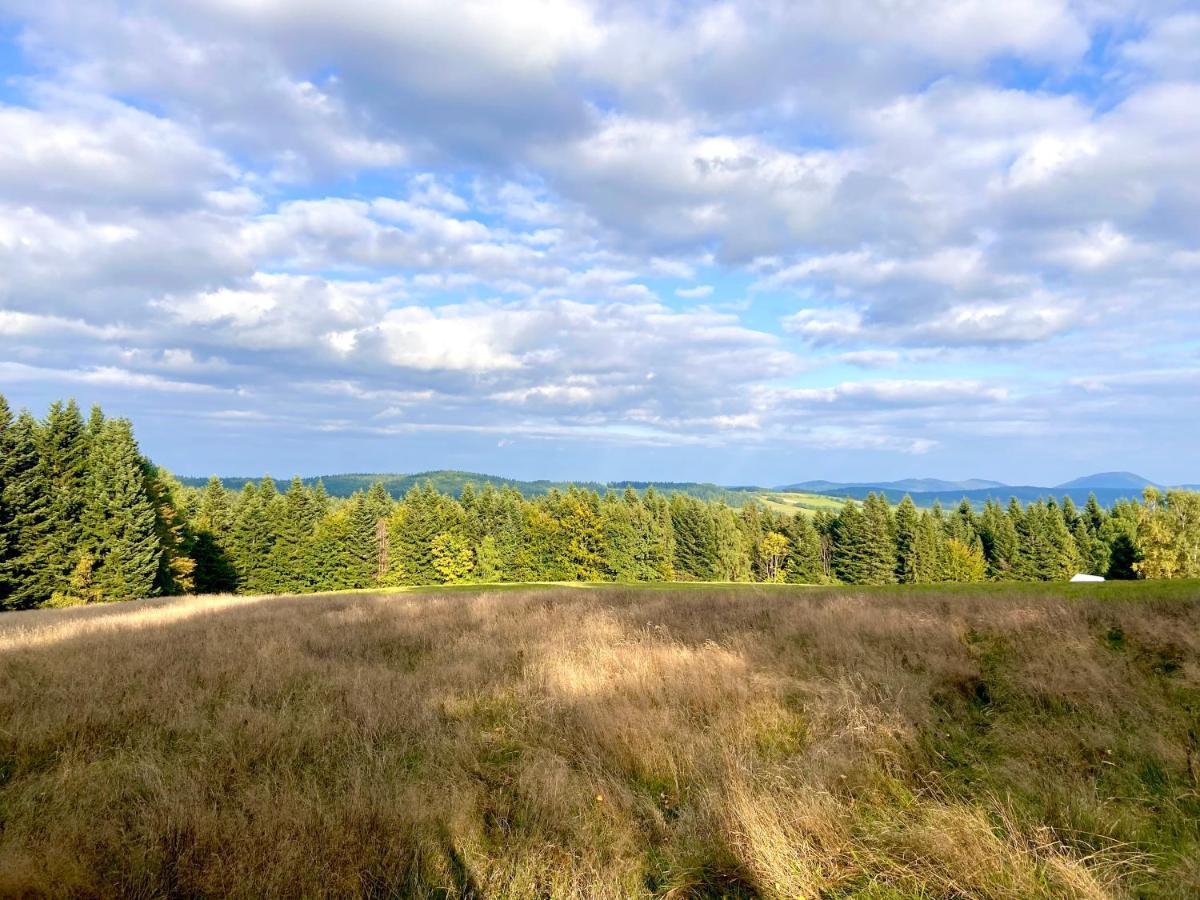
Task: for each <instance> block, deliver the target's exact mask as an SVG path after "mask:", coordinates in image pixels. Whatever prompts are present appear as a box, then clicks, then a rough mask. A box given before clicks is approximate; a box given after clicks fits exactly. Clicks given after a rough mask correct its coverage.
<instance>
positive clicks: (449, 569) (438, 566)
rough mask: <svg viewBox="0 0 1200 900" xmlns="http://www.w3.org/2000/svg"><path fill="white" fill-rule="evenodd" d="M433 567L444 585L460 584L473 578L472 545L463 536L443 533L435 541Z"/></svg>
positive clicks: (473, 560) (447, 532)
mask: <svg viewBox="0 0 1200 900" xmlns="http://www.w3.org/2000/svg"><path fill="white" fill-rule="evenodd" d="M432 550H433V567H434V570H435V571H436V572H437V577H438V581H439V582H440V583H442V584H458V583H459V582H462V581H466V580H467V579H468V578H470V576H471V571H472V569H474V567H475V559H474V555H473V554H472V552H471V545H470V544H468V543H467V539H466V538H465V537H464V536H463V535H461V534H454V533H452V532H449V531H443V532H442V533H441V534H439V535H437V536H436V537H434V539H433V544H432Z"/></svg>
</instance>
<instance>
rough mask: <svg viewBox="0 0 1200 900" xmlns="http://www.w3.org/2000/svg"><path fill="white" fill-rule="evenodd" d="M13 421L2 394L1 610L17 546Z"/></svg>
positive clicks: (0, 405) (0, 481)
mask: <svg viewBox="0 0 1200 900" xmlns="http://www.w3.org/2000/svg"><path fill="white" fill-rule="evenodd" d="M12 422H13V417H12V410H10V409H9V408H8V400H7V399H5V397H4V395H3V394H0V610H2V609H5V608H7V605H8V598H9V596H10V595H11V594H12V591H13V585H12V584H11V583H10V581H9V575H8V565H9V561H10V560H11V559H12V556H13V553H14V551H15V548H16V546H17V535H16V526H15V524H14V522H13V518H14V510H13V509H12V507H11V505H10V501H9V499H8V496H7V490H6V485H7V484H8V482H9V479H10V478H11V477H12V473H11V470H12V464H13V451H12V446H11V443H10V442H11V440H12V436H11V434H10V432H11V430H12Z"/></svg>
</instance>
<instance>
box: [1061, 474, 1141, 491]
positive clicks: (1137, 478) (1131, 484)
mask: <svg viewBox="0 0 1200 900" xmlns="http://www.w3.org/2000/svg"><path fill="white" fill-rule="evenodd" d="M1147 485H1151V486H1154V482H1153V481H1151V480H1150V479H1149V478H1143V477H1142V476H1141V475H1135V474H1134V473H1133V472H1097V473H1096V474H1095V475H1084V476H1083V477H1082V478H1074V479H1072V480H1071V481H1064V482H1063V483H1062V484H1059V485H1056V486H1055V488H1054V489H1055V490H1056V491H1063V490H1067V491H1070V490H1076V489H1084V488H1122V489H1124V490H1134V491H1139V492H1140V491H1141V490H1142V489H1143V488H1144V487H1146V486H1147Z"/></svg>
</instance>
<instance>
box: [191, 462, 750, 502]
mask: <svg viewBox="0 0 1200 900" xmlns="http://www.w3.org/2000/svg"><path fill="white" fill-rule="evenodd" d="M318 478H319V479H320V480H321V481H322V482H324V484H325V490H326V491H327V492H328V493H329V495H330V496H332V497H349V496H350V495H351V494H353V493H354V492H355V491H365V490H367V489H368V488H369V487H370V486H371V485H373V484H374V483H375V482H377V481H380V482H383V486H384V487H385V488H386V489H387V491H388V493H389V494H391V495H392V496H393V497H396V498H397V499H398V498H400V497H403V496H404V495H405V494H406V493H408V491H409V489H410V488H412V487H414V486H415V485H422V484H425V483H427V482H428V483H429V484H432V485H433V486H434V487H435V488H437V489H438V491H439V492H441V493H443V494H451V495H453V496H455V497H457V496H459V495H461V494H462V490H463V488H464V487H466V486H467V485H468V484H471V485H473V486H474V487H475V488H482V487H483V486H484V485H488V484H490V485H492V486H493V487H496V488H505V487H513V488H516V489H517V490H518V491H520V492H521V494H522V495H523V496H525V497H540V496H542V495H544V494H548V493H550V491H552V490H560V491H565V490H566V489H567V488H568V487H570V486H571V485H572V484H573V485H575V486H576V487H581V488H587V489H589V490H595V491H598V492H599V493H601V494H603V493H604V492H605V491H608V490H612V491H623V490H625V488H626V487H631V488H633V489H634V490H636V491H637V492H638V493H645V492H646V490H647V489H648V488H654V489H655V490H656V491H659V492H660V493H665V494H671V493H680V494H690V495H691V496H693V497H698V498H700V499H703V500H724V501H725V502H726V503H728V504H729V505H731V506H742V505H744V504H745V503H746V502H747V501H748V500H750V499H751V498H752V497H753V493H752V492H754V491H758V490H761V489H760V488H751V487H723V486H722V485H719V484H704V483H699V482H694V481H679V482H675V481H613V482H607V483H601V482H596V481H575V482H567V481H544V480H543V481H520V480H518V479H512V478H501V477H499V476H498V475H483V474H481V473H479V472H459V471H455V470H449V469H442V470H437V471H432V472H416V473H414V474H411V475H405V474H396V473H348V474H335V475H321V476H313V477H311V478H305V479H303V481H304V483H305V484H307V485H310V486H311V485H314V484H316V483H317V480H318ZM179 480H180V481H182V482H183V483H184V484H186V485H190V486H192V487H203V486H204V484H205V483H206V482H207V481H208V479H207V478H199V477H186V478H180V479H179ZM261 480H262V479H261V478H250V477H246V476H229V477H224V476H222V478H221V482H222V483H223V484H224V485H225V487H226V488H228V489H229V490H233V491H240V490H241V489H242V487H243V486H245V484H246V483H247V482H256V483H257V482H259V481H261ZM273 480H274V481H275V484H276V486H277V488H278V489H279V490H280V491H285V490H287V486H288V482H289V480H290V479H286V478H283V479H281V478H276V479H273Z"/></svg>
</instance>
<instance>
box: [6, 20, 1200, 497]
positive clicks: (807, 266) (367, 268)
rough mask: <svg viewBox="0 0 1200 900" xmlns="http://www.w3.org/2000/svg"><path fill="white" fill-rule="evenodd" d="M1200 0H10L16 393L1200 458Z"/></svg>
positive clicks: (165, 433)
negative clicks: (382, 0) (598, 0)
mask: <svg viewBox="0 0 1200 900" xmlns="http://www.w3.org/2000/svg"><path fill="white" fill-rule="evenodd" d="M1198 284H1200V5H1198V4H1197V3H1196V2H1195V0H1192V2H1189V3H1171V2H1155V0H1147V2H1127V0H1080V2H1067V0H1009V2H1005V3H995V2H992V0H952V2H934V0H903V2H900V0H814V2H811V3H793V2H776V0H743V2H735V3H720V2H697V0H674V2H672V0H640V2H621V0H617V2H611V0H610V2H605V3H592V2H587V0H561V2H551V0H505V2H504V3H495V2H490V0H460V2H448V0H399V2H392V3H379V2H375V0H336V2H333V0H173V2H170V3H161V2H157V3H156V2H137V0H128V2H119V3H111V2H108V0H89V2H87V3H80V2H78V0H0V392H3V393H4V394H5V395H6V396H7V398H8V400H9V403H10V404H11V405H13V406H14V407H20V406H27V407H29V408H31V409H32V410H34V411H35V412H36V413H38V414H41V413H43V412H44V410H45V406H46V405H47V404H48V403H49V402H50V401H51V400H54V399H56V398H63V397H75V398H77V399H78V400H79V402H80V403H81V404H84V405H85V406H89V405H91V404H92V403H100V404H102V405H103V407H104V408H105V410H106V412H108V413H110V414H114V415H124V416H129V417H130V418H132V419H133V421H134V423H135V427H136V431H137V434H138V437H139V440H140V442H141V445H142V448H143V450H144V452H146V453H147V454H148V455H149V456H151V457H152V458H153V459H154V460H155V461H156V462H158V463H159V464H161V465H165V466H167V467H168V468H170V469H172V470H173V471H175V472H177V473H179V474H184V475H205V474H209V473H212V472H216V473H221V474H227V475H234V474H260V473H263V472H270V473H271V474H273V475H276V476H279V477H286V476H289V475H292V474H302V475H311V474H318V473H334V472H413V471H421V470H426V469H438V468H456V469H467V470H472V471H483V472H489V473H495V474H501V475H506V476H510V477H519V478H537V477H543V478H555V479H558V478H563V479H567V478H574V479H581V480H582V479H598V480H609V479H647V480H649V479H659V480H699V481H715V482H720V483H725V484H758V485H772V484H780V483H787V482H795V481H800V480H807V479H817V478H824V479H832V480H875V479H888V478H900V477H907V476H939V477H944V478H967V477H983V478H994V479H998V480H1002V481H1007V482H1010V483H1024V484H1030V483H1032V484H1054V483H1057V482H1059V481H1063V480H1066V479H1068V478H1071V477H1074V476H1077V475H1080V474H1084V473H1087V472H1092V471H1098V470H1109V469H1132V470H1134V471H1137V472H1139V473H1141V474H1143V475H1145V476H1146V477H1149V478H1152V479H1155V480H1157V481H1160V482H1165V483H1182V482H1195V481H1197V480H1200V471H1198V468H1200V467H1198V466H1197V462H1198V460H1200V453H1198V452H1197V449H1196V448H1197V447H1198V446H1200V293H1198V291H1200V288H1198V287H1197V285H1198Z"/></svg>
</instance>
